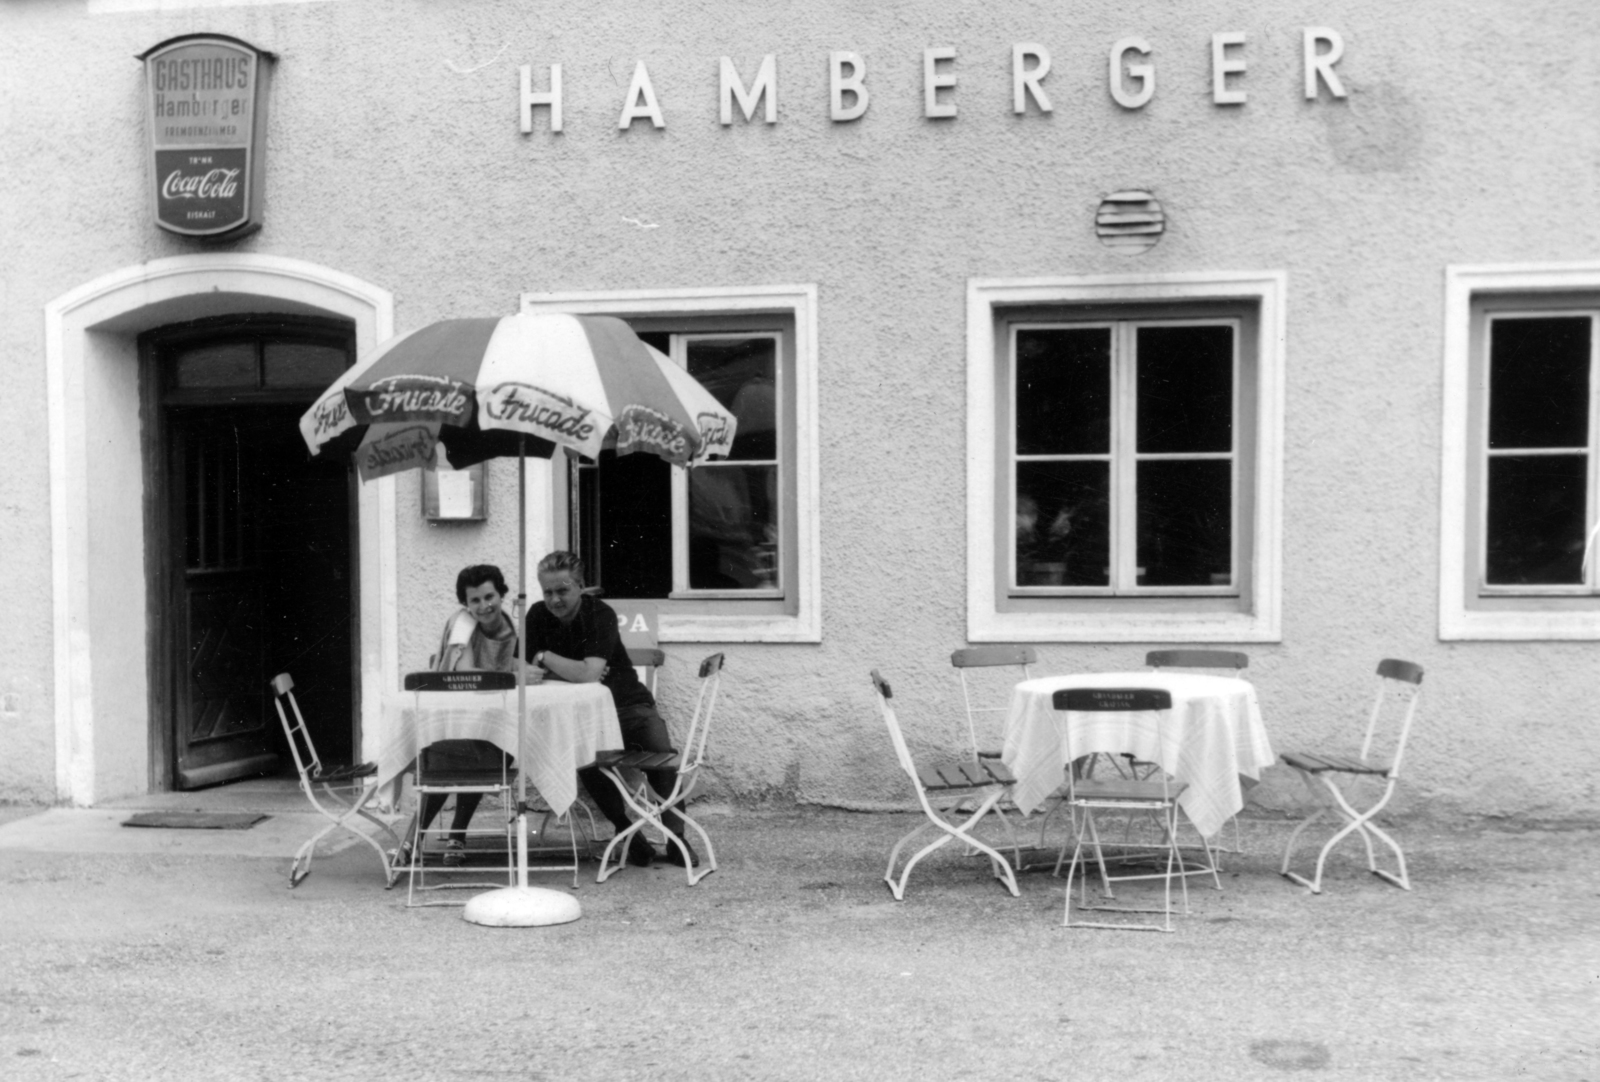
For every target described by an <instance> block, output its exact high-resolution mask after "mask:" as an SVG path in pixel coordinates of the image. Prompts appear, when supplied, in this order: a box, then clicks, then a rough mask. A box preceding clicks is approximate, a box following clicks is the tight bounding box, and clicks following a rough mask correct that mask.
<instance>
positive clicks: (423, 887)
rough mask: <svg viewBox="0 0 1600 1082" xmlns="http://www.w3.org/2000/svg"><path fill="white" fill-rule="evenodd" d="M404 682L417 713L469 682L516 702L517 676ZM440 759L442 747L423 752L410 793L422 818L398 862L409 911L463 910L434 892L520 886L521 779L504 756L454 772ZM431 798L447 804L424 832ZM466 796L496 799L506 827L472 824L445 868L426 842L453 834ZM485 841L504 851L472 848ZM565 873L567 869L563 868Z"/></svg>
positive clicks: (441, 676)
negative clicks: (517, 809)
mask: <svg viewBox="0 0 1600 1082" xmlns="http://www.w3.org/2000/svg"><path fill="white" fill-rule="evenodd" d="M404 679H405V689H406V690H407V691H409V692H411V693H412V695H413V697H414V699H415V701H416V704H417V705H418V707H419V708H420V706H421V703H422V696H423V695H425V694H427V693H428V692H430V691H454V690H463V689H464V688H465V687H466V686H467V684H468V683H470V686H471V689H472V690H474V691H498V692H500V694H501V699H502V705H503V706H504V707H505V708H506V709H513V707H512V705H511V704H512V703H513V702H514V700H513V699H512V698H511V694H510V693H511V692H512V691H514V690H515V688H516V686H517V678H516V674H514V673H505V672H476V671H474V672H449V673H436V672H420V673H407V674H406V676H405V678H404ZM430 752H432V754H430ZM440 758H442V756H441V755H440V753H439V746H438V745H433V746H430V747H427V748H423V749H422V750H421V752H420V753H419V754H418V755H417V762H416V768H415V771H416V772H415V774H414V775H413V785H412V791H413V792H414V793H415V794H416V798H417V801H418V813H417V815H416V817H415V818H414V819H413V820H412V824H411V827H412V829H411V830H410V831H408V834H409V839H408V841H407V843H406V845H405V847H404V848H403V849H402V850H401V852H400V860H401V862H402V863H403V865H404V866H405V867H406V868H407V870H408V872H409V875H408V879H407V884H406V906H407V907H408V908H417V907H421V906H441V905H462V904H465V902H464V900H462V901H458V900H455V899H452V898H445V897H442V896H441V897H440V898H434V897H432V895H433V893H434V892H436V891H451V890H469V889H470V890H484V889H493V888H496V887H503V886H512V885H514V884H515V881H516V880H515V875H516V863H515V854H516V848H515V846H516V831H515V826H516V816H515V814H514V809H513V807H512V805H513V803H514V802H513V800H512V795H511V793H512V788H513V786H515V784H516V777H517V775H516V771H515V769H513V768H512V767H511V765H510V762H509V759H508V757H507V756H506V755H505V754H504V753H500V754H499V755H498V757H497V758H498V762H497V763H496V764H495V765H494V766H492V767H487V766H485V767H455V766H452V765H448V764H441V763H439V762H438V760H439V759H440ZM433 794H438V795H441V796H444V797H447V798H449V799H447V801H446V803H445V804H444V805H443V806H441V807H440V808H439V810H438V812H437V814H436V815H435V818H434V820H433V822H432V823H430V824H429V825H428V826H426V827H424V826H423V824H422V813H421V808H422V805H423V803H425V802H426V801H427V799H428V797H429V796H430V795H433ZM467 795H477V796H479V797H492V798H494V799H495V802H496V803H497V804H498V805H499V814H500V819H501V820H502V822H501V823H500V824H498V825H495V826H483V827H479V826H473V825H470V824H469V825H468V826H467V827H466V829H465V830H464V831H462V832H461V833H463V834H465V836H466V837H465V839H464V841H465V843H466V850H465V852H462V853H460V854H459V859H460V863H459V864H447V863H445V859H446V858H445V854H444V853H442V852H440V851H438V850H430V849H429V848H428V841H429V839H437V838H440V837H443V836H447V835H450V834H452V833H455V831H454V830H453V829H452V828H451V827H449V826H446V825H445V824H446V823H447V822H448V820H447V818H446V816H447V814H449V812H450V810H451V807H452V805H451V801H452V800H460V799H461V798H462V797H463V796H467ZM491 814H492V813H491ZM475 817H476V816H475ZM485 837H494V838H498V839H503V846H504V848H503V850H502V849H501V848H500V847H498V846H496V847H492V848H491V849H481V848H479V847H476V846H474V845H473V844H472V843H473V841H474V840H475V839H480V838H485ZM502 853H503V856H502ZM576 867H577V857H576V855H574V857H573V862H572V868H573V869H574V874H576V872H575V869H576ZM561 870H566V868H565V866H564V867H563V868H562V869H561ZM502 874H503V875H504V877H505V880H504V882H500V881H499V879H500V876H501V875H502ZM488 875H493V876H494V879H493V880H490V879H488V878H486V876H488ZM430 878H432V879H433V881H432V882H430V881H429V880H430Z"/></svg>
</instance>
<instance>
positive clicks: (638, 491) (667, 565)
mask: <svg viewBox="0 0 1600 1082" xmlns="http://www.w3.org/2000/svg"><path fill="white" fill-rule="evenodd" d="M586 472H588V471H586ZM592 472H594V473H595V474H597V479H596V481H595V482H594V489H593V492H594V495H593V498H592V500H589V501H587V502H586V503H585V507H584V510H585V512H586V513H587V514H586V516H585V517H586V520H587V521H586V522H585V526H589V525H590V523H592V524H593V525H592V528H590V529H589V530H588V531H587V534H586V536H587V539H588V541H589V543H587V544H586V545H585V548H587V549H588V550H589V556H588V561H589V575H590V579H591V581H592V583H593V584H594V585H597V586H600V587H602V588H604V590H605V595H606V596H607V597H628V598H641V597H653V598H660V597H666V596H667V595H668V594H669V593H671V592H672V467H671V466H669V465H667V464H666V463H665V462H663V461H661V459H659V458H656V457H655V456H654V455H623V456H622V457H621V458H618V457H617V455H616V453H615V452H613V451H602V452H600V464H599V466H597V467H596V468H595V469H594V471H592ZM584 495H585V496H587V495H588V493H587V492H585V493H584Z"/></svg>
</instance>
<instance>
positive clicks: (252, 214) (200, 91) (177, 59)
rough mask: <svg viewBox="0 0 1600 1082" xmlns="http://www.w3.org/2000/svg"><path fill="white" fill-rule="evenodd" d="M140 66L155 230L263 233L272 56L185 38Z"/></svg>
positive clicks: (225, 41)
mask: <svg viewBox="0 0 1600 1082" xmlns="http://www.w3.org/2000/svg"><path fill="white" fill-rule="evenodd" d="M140 59H141V60H143V61H144V65H145V83H146V94H147V100H148V103H149V131H150V153H151V160H152V166H153V170H154V172H153V174H152V187H153V189H154V194H155V206H156V224H157V225H159V226H160V227H161V228H162V229H166V230H168V231H170V232H173V233H181V234H184V235H185V236H191V237H229V238H231V237H238V236H243V235H244V234H247V233H253V232H254V231H255V230H257V229H259V228H261V213H260V207H261V176H262V174H263V172H264V164H265V163H264V155H265V147H266V112H267V80H268V77H269V75H268V73H269V72H270V70H271V64H270V62H271V60H272V59H273V57H272V54H271V53H265V52H262V51H261V50H259V49H257V48H255V47H254V46H252V45H249V44H247V43H245V42H243V41H240V40H238V39H237V38H230V37H224V36H221V35H215V34H188V35H185V36H183V37H179V38H172V39H170V40H168V41H164V42H162V43H161V44H160V45H157V46H156V47H155V48H153V49H151V50H149V51H148V52H146V53H144V54H143V55H142V56H141V57H140Z"/></svg>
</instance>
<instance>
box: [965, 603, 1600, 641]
mask: <svg viewBox="0 0 1600 1082" xmlns="http://www.w3.org/2000/svg"><path fill="white" fill-rule="evenodd" d="M972 611H973V615H971V616H970V617H969V619H968V621H967V638H968V640H969V641H971V642H1281V641H1282V640H1283V631H1282V628H1281V627H1279V626H1278V623H1277V621H1276V620H1275V619H1272V618H1271V617H1268V616H1265V615H1261V614H1258V613H1250V612H1216V611H1209V612H1187V613H1180V612H1152V611H1150V610H1148V609H1146V610H1143V611H1139V612H1128V613H1117V612H1108V611H1105V610H1100V611H1079V612H1048V613H1045V612H979V611H977V610H976V609H974V610H972ZM1597 615H1600V614H1597Z"/></svg>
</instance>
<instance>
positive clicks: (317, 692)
mask: <svg viewBox="0 0 1600 1082" xmlns="http://www.w3.org/2000/svg"><path fill="white" fill-rule="evenodd" d="M353 359H354V328H353V326H352V325H351V324H350V323H349V322H348V321H338V320H327V319H311V318H306V317H292V316H279V315H273V316H249V315H246V316H224V317H220V318H212V319H202V320H196V321H192V322H189V323H185V324H180V325H175V326H167V327H161V328H158V329H156V330H153V331H148V332H146V333H145V334H144V335H142V336H141V338H140V363H141V366H142V367H143V369H144V372H143V373H142V376H141V384H142V385H143V388H144V391H143V398H144V409H143V410H142V412H143V414H144V417H145V423H144V439H145V442H146V455H145V458H146V461H147V463H148V464H149V476H148V481H149V483H150V485H151V492H152V495H153V497H154V498H153V499H152V500H151V501H150V503H149V505H148V506H149V512H148V513H147V516H146V526H145V528H146V543H147V545H148V547H149V551H150V558H149V563H150V566H151V568H152V571H153V572H154V574H153V575H152V578H153V579H155V580H156V582H155V584H154V585H155V588H154V589H152V592H151V601H152V606H151V623H152V627H153V629H154V635H153V640H154V643H155V646H154V648H153V650H152V653H151V658H150V662H151V673H150V677H151V701H152V706H153V716H152V726H151V740H152V744H153V754H152V756H151V759H152V766H153V767H154V768H155V773H156V778H155V782H156V788H162V789H164V788H169V787H170V788H174V789H196V788H201V787H204V786H208V785H215V784H218V783H221V782H225V781H231V780H234V779H237V778H243V777H251V776H254V775H258V774H271V773H277V772H279V771H280V770H283V769H292V761H291V760H290V759H289V757H288V753H287V749H286V748H283V747H282V746H281V745H282V733H281V726H280V725H279V723H278V719H277V715H276V711H275V709H274V707H273V706H272V703H271V696H270V695H269V694H268V691H267V681H268V680H269V679H270V678H271V677H272V675H273V674H275V673H278V672H285V671H287V672H291V673H292V674H293V675H294V678H295V683H296V685H297V687H299V688H300V692H301V694H302V695H304V696H307V697H308V698H309V701H311V702H314V703H315V704H316V707H317V708H316V709H315V710H314V711H312V712H311V713H310V714H309V715H308V717H307V724H308V726H309V727H310V728H311V732H312V738H313V740H314V741H315V743H316V746H317V749H318V751H319V752H320V753H321V754H322V755H323V756H325V757H327V758H328V759H330V761H334V762H348V761H350V759H351V757H352V755H353V753H354V749H355V748H356V746H357V739H356V735H355V734H356V733H357V730H358V719H357V718H356V716H355V713H354V710H355V704H356V701H357V700H356V695H355V686H356V682H357V678H358V673H359V665H358V659H357V658H356V656H355V653H354V649H353V648H354V643H355V636H354V627H355V619H354V617H355V611H354V607H353V605H354V601H355V597H354V593H353V591H352V589H351V583H352V582H353V581H354V580H355V577H356V575H355V572H356V567H355V564H354V556H355V553H354V548H353V546H352V544H351V541H352V538H354V537H355V536H356V535H357V527H356V523H355V521H354V517H353V514H352V511H353V508H354V498H353V488H354V483H355V482H354V478H353V476H352V475H351V471H350V469H349V467H348V466H346V465H344V464H342V463H340V462H337V461H324V460H321V459H313V458H311V457H310V455H309V454H308V453H307V451H306V447H305V444H304V442H303V441H302V440H301V438H300V434H299V431H298V427H297V424H296V422H297V420H298V418H299V416H300V414H301V413H302V412H303V411H304V410H305V409H306V408H307V407H308V406H309V405H310V404H311V402H312V401H313V400H314V399H315V397H316V395H317V394H318V393H320V392H321V391H322V390H323V389H324V388H325V387H327V385H328V384H330V383H332V382H333V381H334V380H335V379H337V378H338V376H339V374H340V373H341V372H343V371H344V369H345V368H347V367H348V366H349V365H350V363H351V362H352V361H353Z"/></svg>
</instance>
